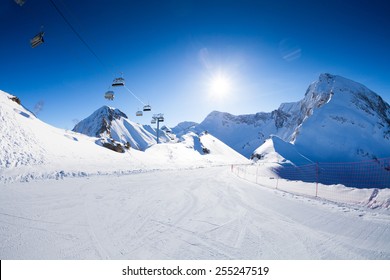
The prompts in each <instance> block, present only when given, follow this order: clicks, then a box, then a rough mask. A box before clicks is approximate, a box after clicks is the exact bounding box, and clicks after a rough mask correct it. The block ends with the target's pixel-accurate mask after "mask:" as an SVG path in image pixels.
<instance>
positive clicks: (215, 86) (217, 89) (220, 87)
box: [210, 74, 231, 97]
mask: <svg viewBox="0 0 390 280" xmlns="http://www.w3.org/2000/svg"><path fill="white" fill-rule="evenodd" d="M230 90H231V82H230V80H229V78H228V77H226V76H225V75H223V74H218V75H216V76H215V77H213V78H212V79H211V83H210V93H211V94H212V95H213V96H216V97H224V96H226V95H227V94H228V93H229V92H230Z"/></svg>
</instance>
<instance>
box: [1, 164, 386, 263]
mask: <svg viewBox="0 0 390 280" xmlns="http://www.w3.org/2000/svg"><path fill="white" fill-rule="evenodd" d="M389 224H390V216H389V214H388V212H387V211H384V210H378V209H376V210H371V209H369V208H366V207H358V206H354V207H348V206H342V205H338V204H332V203H329V202H324V201H320V200H313V199H308V198H304V197H302V196H295V195H290V194H287V193H284V192H281V191H278V190H271V189H267V188H264V187H259V186H258V185H255V184H252V183H249V182H246V181H242V180H241V179H239V178H238V177H236V176H235V175H234V174H232V173H231V172H230V168H229V167H209V168H201V169H181V170H180V172H178V171H177V170H165V171H163V170H160V171H153V172H148V173H138V174H137V173H134V174H127V175H119V176H118V175H105V176H89V177H87V178H64V179H63V180H44V181H34V182H30V183H28V184H26V183H13V184H7V185H5V186H2V195H1V196H0V236H1V239H0V247H1V250H0V258H1V259H389V258H390V227H389Z"/></svg>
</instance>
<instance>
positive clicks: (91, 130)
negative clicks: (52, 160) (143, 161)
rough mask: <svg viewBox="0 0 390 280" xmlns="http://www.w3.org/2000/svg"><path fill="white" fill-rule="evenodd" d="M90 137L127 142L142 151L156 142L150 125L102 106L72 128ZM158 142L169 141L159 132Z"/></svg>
mask: <svg viewBox="0 0 390 280" xmlns="http://www.w3.org/2000/svg"><path fill="white" fill-rule="evenodd" d="M73 131H75V132H79V133H82V134H85V135H88V136H91V137H100V138H102V140H103V141H104V140H105V139H106V138H110V139H113V140H114V141H117V142H119V143H122V144H125V143H126V142H128V143H129V144H130V146H131V147H132V148H133V149H137V150H140V151H144V150H146V149H147V148H149V147H150V146H152V145H154V144H156V142H157V130H156V129H155V128H152V127H151V126H150V125H141V124H138V123H136V122H134V121H131V120H129V119H128V118H127V116H126V114H125V113H123V112H121V111H120V110H119V109H116V108H112V107H109V106H103V107H101V108H99V109H97V110H96V111H95V112H93V113H92V114H91V115H90V116H89V117H87V118H85V119H84V120H82V121H80V122H79V123H78V124H76V126H75V127H74V128H73ZM159 140H160V142H168V141H169V140H170V139H169V137H168V136H167V134H166V132H165V131H163V130H160V131H159Z"/></svg>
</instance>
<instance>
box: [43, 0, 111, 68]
mask: <svg viewBox="0 0 390 280" xmlns="http://www.w3.org/2000/svg"><path fill="white" fill-rule="evenodd" d="M49 1H50V3H51V4H52V5H53V7H54V8H55V10H56V11H57V12H58V14H59V15H60V16H61V17H62V18H63V19H64V21H65V22H66V24H67V25H68V26H69V27H70V29H72V31H73V33H74V34H76V36H77V37H78V38H79V39H80V41H81V42H82V43H83V44H84V45H85V46H86V47H87V49H88V50H89V51H90V52H91V54H92V55H93V56H95V58H96V59H97V60H98V61H99V62H100V64H101V65H102V66H103V67H104V68H105V69H106V70H108V68H107V66H106V65H105V64H104V63H103V61H102V60H101V59H100V58H99V56H98V55H97V54H96V53H95V52H94V51H93V49H92V48H91V47H90V46H89V45H88V43H87V42H86V41H85V40H84V39H83V37H81V35H80V33H78V32H77V30H76V29H75V28H74V27H73V25H72V24H71V23H70V22H69V21H68V19H67V18H66V17H65V15H64V14H63V13H62V12H61V10H60V9H59V8H58V6H57V5H56V3H55V2H54V1H53V0H49Z"/></svg>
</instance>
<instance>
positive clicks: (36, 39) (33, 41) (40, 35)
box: [30, 31, 44, 48]
mask: <svg viewBox="0 0 390 280" xmlns="http://www.w3.org/2000/svg"><path fill="white" fill-rule="evenodd" d="M43 35H44V32H43V31H41V32H39V33H38V34H37V35H35V36H34V38H32V39H31V40H30V44H31V47H32V48H35V47H38V46H39V45H40V44H42V43H43V42H44V40H43Z"/></svg>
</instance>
